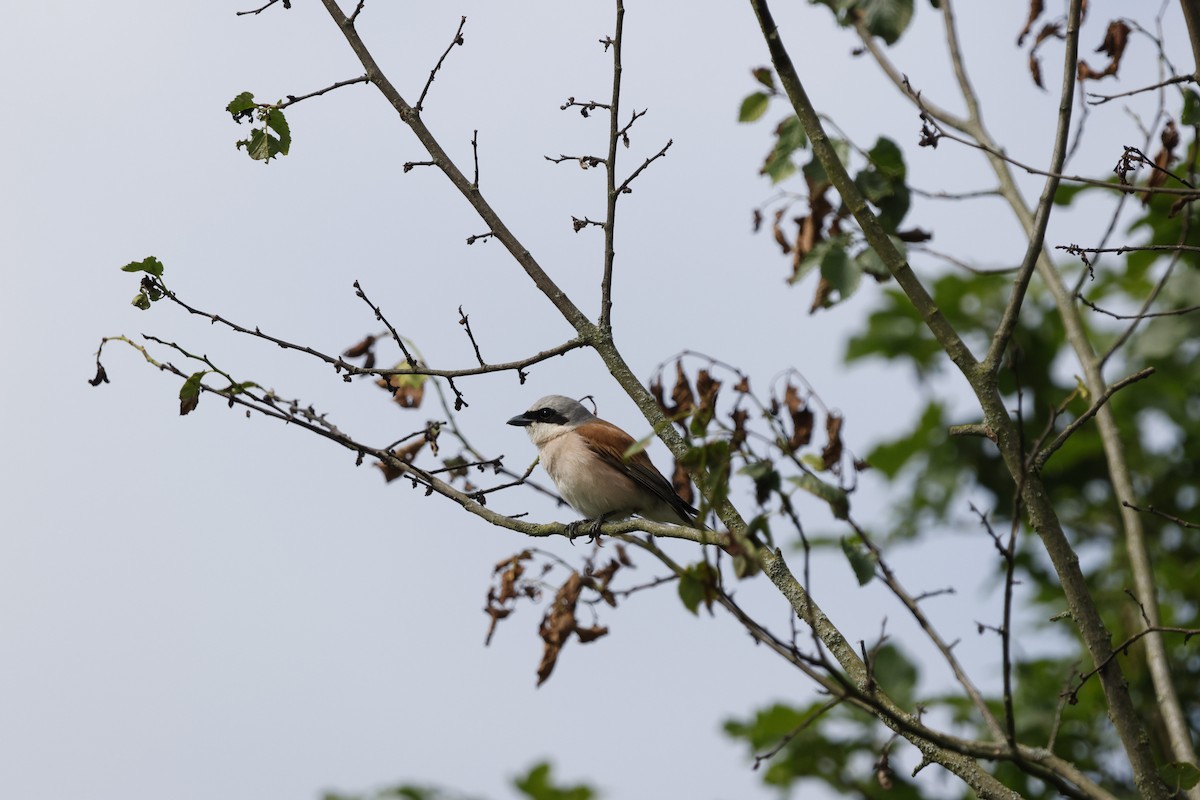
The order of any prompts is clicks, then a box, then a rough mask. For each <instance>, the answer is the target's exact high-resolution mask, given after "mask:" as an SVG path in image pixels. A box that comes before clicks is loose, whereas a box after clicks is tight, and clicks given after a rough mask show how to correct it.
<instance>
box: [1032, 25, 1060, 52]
mask: <svg viewBox="0 0 1200 800" xmlns="http://www.w3.org/2000/svg"><path fill="white" fill-rule="evenodd" d="M1050 38H1054V39H1065V38H1067V37H1066V34H1064V33H1063V29H1062V23H1061V22H1047V23H1046V24H1045V25H1043V26H1042V29H1041V30H1040V31H1038V35H1037V38H1036V39H1035V40H1034V42H1033V47H1034V49H1035V50H1036V49H1037V48H1038V46H1039V45H1041V43H1042V42H1044V41H1046V40H1047V39H1050Z"/></svg>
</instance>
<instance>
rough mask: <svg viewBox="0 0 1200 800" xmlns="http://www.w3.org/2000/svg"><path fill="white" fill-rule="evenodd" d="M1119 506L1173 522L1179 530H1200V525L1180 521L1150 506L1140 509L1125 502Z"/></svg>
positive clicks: (1183, 520) (1184, 520)
mask: <svg viewBox="0 0 1200 800" xmlns="http://www.w3.org/2000/svg"><path fill="white" fill-rule="evenodd" d="M1121 505H1123V506H1125V507H1126V508H1132V509H1133V510H1134V511H1137V512H1138V513H1139V514H1140V513H1148V514H1154V515H1155V516H1158V517H1162V518H1163V519H1165V520H1168V521H1169V522H1174V523H1175V524H1176V525H1178V526H1180V527H1181V528H1200V523H1196V522H1188V521H1187V520H1186V519H1180V518H1179V517H1176V516H1173V515H1171V514H1168V513H1166V512H1165V511H1159V510H1158V509H1157V508H1155V507H1154V506H1152V505H1149V506H1146V507H1145V508H1140V507H1138V506H1135V505H1134V504H1133V503H1130V502H1129V501H1127V500H1122V501H1121Z"/></svg>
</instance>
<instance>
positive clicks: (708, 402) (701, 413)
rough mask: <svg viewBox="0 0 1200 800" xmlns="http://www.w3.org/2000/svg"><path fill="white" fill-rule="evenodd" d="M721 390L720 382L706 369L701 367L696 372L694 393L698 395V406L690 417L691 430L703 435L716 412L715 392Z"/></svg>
mask: <svg viewBox="0 0 1200 800" xmlns="http://www.w3.org/2000/svg"><path fill="white" fill-rule="evenodd" d="M720 391H721V382H720V381H719V380H717V379H716V378H714V377H713V376H712V375H711V374H710V373H709V371H708V370H706V369H702V370H700V371H699V372H697V373H696V394H698V395H699V396H700V408H699V409H698V410H697V411H696V414H695V416H694V417H692V432H693V433H694V434H695V435H697V436H700V435H703V434H704V433H705V431H706V430H707V428H708V423H709V422H711V421H712V418H713V417H714V416H716V413H717V394H718V393H719V392H720Z"/></svg>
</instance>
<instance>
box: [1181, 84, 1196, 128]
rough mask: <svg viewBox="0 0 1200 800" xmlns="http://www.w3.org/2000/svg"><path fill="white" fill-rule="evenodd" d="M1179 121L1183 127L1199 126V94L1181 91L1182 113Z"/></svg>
mask: <svg viewBox="0 0 1200 800" xmlns="http://www.w3.org/2000/svg"><path fill="white" fill-rule="evenodd" d="M1179 121H1180V122H1181V123H1182V124H1184V125H1200V94H1196V91H1195V90H1194V89H1184V90H1183V111H1181V112H1180V114H1179Z"/></svg>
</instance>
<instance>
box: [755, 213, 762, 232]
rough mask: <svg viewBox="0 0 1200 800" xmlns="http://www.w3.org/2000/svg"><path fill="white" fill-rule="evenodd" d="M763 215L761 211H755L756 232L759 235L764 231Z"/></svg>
mask: <svg viewBox="0 0 1200 800" xmlns="http://www.w3.org/2000/svg"><path fill="white" fill-rule="evenodd" d="M762 223H763V215H762V210H761V209H758V208H756V209H754V232H755V233H758V232H759V231H760V230H762Z"/></svg>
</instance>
